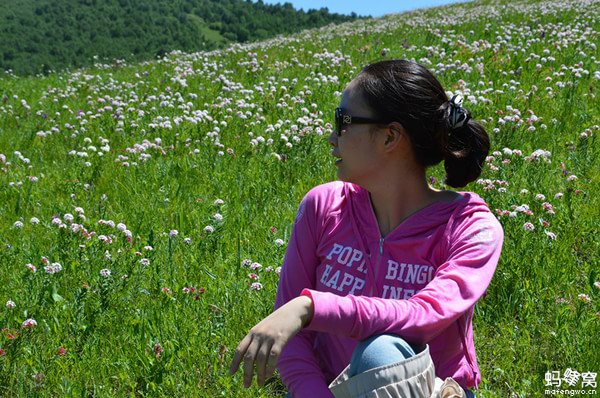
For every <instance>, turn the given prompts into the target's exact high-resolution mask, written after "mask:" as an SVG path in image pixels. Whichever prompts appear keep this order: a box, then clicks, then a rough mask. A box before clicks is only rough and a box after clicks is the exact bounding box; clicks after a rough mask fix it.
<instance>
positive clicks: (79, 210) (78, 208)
mask: <svg viewBox="0 0 600 398" xmlns="http://www.w3.org/2000/svg"><path fill="white" fill-rule="evenodd" d="M75 213H79V214H83V213H84V211H83V209H82V208H81V207H76V208H75Z"/></svg>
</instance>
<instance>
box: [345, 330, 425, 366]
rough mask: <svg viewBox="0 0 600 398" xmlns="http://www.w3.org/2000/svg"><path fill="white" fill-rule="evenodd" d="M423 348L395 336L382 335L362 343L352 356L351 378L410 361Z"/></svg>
mask: <svg viewBox="0 0 600 398" xmlns="http://www.w3.org/2000/svg"><path fill="white" fill-rule="evenodd" d="M422 349H423V348H422V347H421V346H414V345H411V344H410V343H408V342H407V341H406V340H404V339H403V338H401V337H399V336H396V335H393V334H381V335H376V336H372V337H369V338H368V339H366V340H363V341H361V342H360V343H359V344H358V345H357V346H356V348H355V349H354V353H353V354H352V359H351V361H350V369H349V376H350V377H352V376H354V375H357V374H359V373H363V372H366V371H368V370H370V369H374V368H378V367H380V366H386V365H391V364H393V363H397V362H400V361H402V360H404V359H408V358H410V357H412V356H414V355H415V354H416V353H418V352H420V351H422Z"/></svg>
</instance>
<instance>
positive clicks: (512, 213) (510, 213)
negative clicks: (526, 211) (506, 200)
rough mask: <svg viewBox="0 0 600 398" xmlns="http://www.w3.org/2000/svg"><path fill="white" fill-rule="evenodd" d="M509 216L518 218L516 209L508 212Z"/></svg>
mask: <svg viewBox="0 0 600 398" xmlns="http://www.w3.org/2000/svg"><path fill="white" fill-rule="evenodd" d="M508 217H509V218H516V217H517V213H516V212H514V211H511V212H509V213H508Z"/></svg>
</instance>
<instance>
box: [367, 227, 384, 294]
mask: <svg viewBox="0 0 600 398" xmlns="http://www.w3.org/2000/svg"><path fill="white" fill-rule="evenodd" d="M384 239H385V238H384V237H383V236H382V237H380V238H379V253H377V262H376V263H375V275H374V280H373V285H371V293H370V294H369V296H371V297H373V289H375V286H376V285H377V275H378V274H379V263H380V261H381V257H382V256H383V240H384Z"/></svg>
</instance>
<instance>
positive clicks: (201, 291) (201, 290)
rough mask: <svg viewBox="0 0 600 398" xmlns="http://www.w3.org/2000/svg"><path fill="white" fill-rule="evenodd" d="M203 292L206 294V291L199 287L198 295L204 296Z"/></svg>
mask: <svg viewBox="0 0 600 398" xmlns="http://www.w3.org/2000/svg"><path fill="white" fill-rule="evenodd" d="M205 292H206V289H205V288H203V287H201V288H199V289H198V293H199V294H204V293H205Z"/></svg>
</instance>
